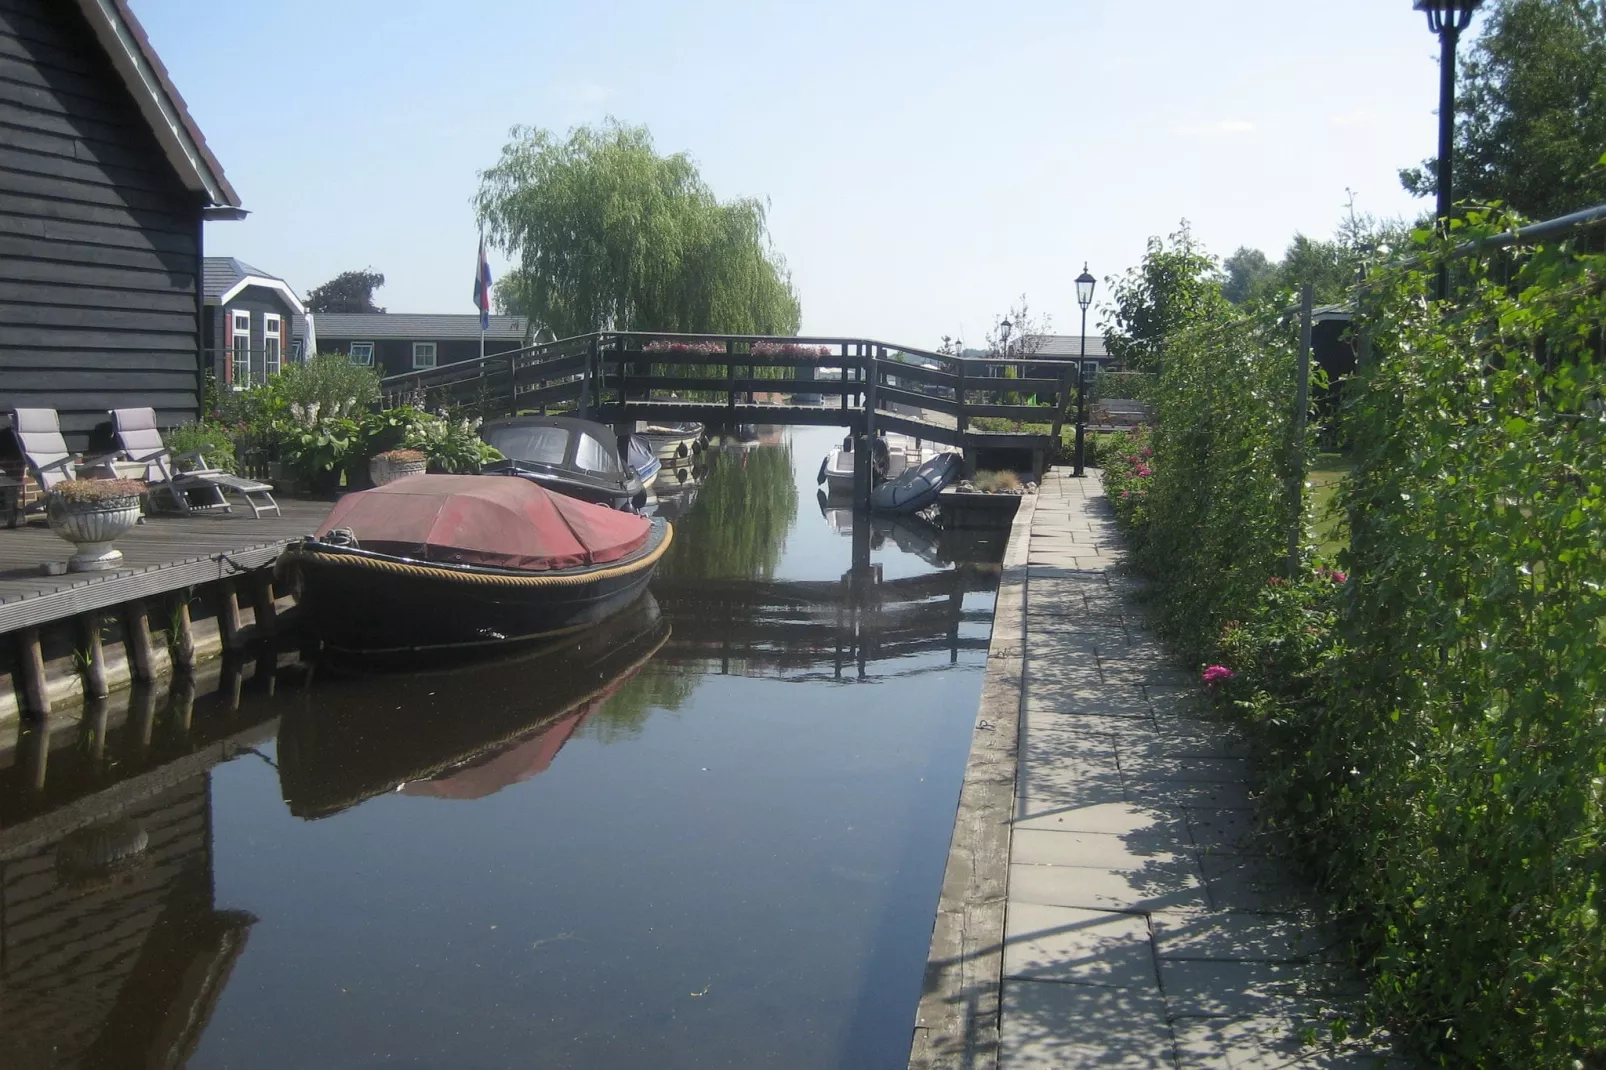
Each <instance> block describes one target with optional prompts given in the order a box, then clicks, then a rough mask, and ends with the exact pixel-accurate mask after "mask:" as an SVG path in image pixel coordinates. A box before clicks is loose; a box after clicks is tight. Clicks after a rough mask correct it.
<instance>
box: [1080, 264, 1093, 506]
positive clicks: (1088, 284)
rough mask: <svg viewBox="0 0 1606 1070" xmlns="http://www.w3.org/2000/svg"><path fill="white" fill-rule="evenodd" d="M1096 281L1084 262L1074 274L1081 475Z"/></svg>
mask: <svg viewBox="0 0 1606 1070" xmlns="http://www.w3.org/2000/svg"><path fill="white" fill-rule="evenodd" d="M1097 282H1098V280H1097V279H1095V278H1094V277H1093V276H1092V275H1089V274H1088V272H1087V264H1086V263H1085V262H1084V263H1083V264H1082V273H1081V274H1080V275H1078V276H1076V303H1077V304H1079V305H1081V306H1082V355H1081V356H1080V357H1078V358H1077V361H1076V471H1075V474H1076V475H1081V474H1082V472H1083V469H1084V468H1085V464H1084V460H1085V454H1084V453H1083V447H1084V442H1083V438H1084V435H1085V434H1086V430H1085V427H1086V424H1087V306H1088V305H1091V304H1092V303H1093V287H1094V285H1095V284H1097Z"/></svg>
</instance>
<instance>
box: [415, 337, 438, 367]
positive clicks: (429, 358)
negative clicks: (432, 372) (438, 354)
mask: <svg viewBox="0 0 1606 1070" xmlns="http://www.w3.org/2000/svg"><path fill="white" fill-rule="evenodd" d="M434 366H435V343H434V342H414V343H413V367H414V368H433V367H434Z"/></svg>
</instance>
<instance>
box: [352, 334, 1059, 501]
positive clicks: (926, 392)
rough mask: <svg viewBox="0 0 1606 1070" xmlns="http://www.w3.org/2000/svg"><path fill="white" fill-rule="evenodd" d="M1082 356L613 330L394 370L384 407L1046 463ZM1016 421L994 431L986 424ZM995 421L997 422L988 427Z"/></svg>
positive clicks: (972, 460)
mask: <svg viewBox="0 0 1606 1070" xmlns="http://www.w3.org/2000/svg"><path fill="white" fill-rule="evenodd" d="M1076 369H1077V363H1076V361H1074V360H1065V359H1062V358H1053V357H1038V356H1034V355H1032V354H1026V353H1021V354H1018V355H1015V356H1013V357H1009V358H1002V359H999V358H975V357H960V356H955V355H953V354H947V353H933V352H930V351H928V350H922V349H915V348H912V347H909V346H894V345H889V344H887V343H885V342H877V341H873V340H869V339H862V338H793V337H771V336H761V335H687V334H653V333H643V332H635V331H608V332H601V333H596V334H587V335H580V336H577V337H574V338H564V339H559V340H557V341H554V342H547V343H543V344H540V345H532V346H528V347H526V348H524V349H520V350H517V351H514V352H509V353H499V354H496V355H494V356H488V357H485V358H482V359H479V360H469V361H462V362H459V363H456V364H450V365H446V366H444V367H440V368H431V369H427V370H422V371H414V372H408V373H405V374H402V375H394V376H390V377H389V378H387V379H385V380H384V383H383V389H384V394H385V399H386V403H387V404H401V403H404V402H407V401H421V402H422V403H423V404H425V405H427V406H429V407H432V408H438V407H441V406H443V405H448V404H449V405H453V406H457V407H461V408H464V409H467V410H470V411H473V412H477V413H479V414H480V415H481V416H484V417H486V418H494V417H499V416H511V415H516V414H519V413H527V412H539V413H558V412H565V413H571V414H574V415H579V416H584V417H586V418H588V419H593V420H597V421H600V422H604V423H614V424H625V423H634V422H636V421H646V422H650V423H676V422H697V423H703V424H707V425H710V426H732V425H739V424H754V423H762V424H813V425H836V426H840V427H847V428H850V429H852V430H853V431H855V432H856V433H859V434H873V433H876V432H881V431H886V432H901V433H903V434H906V435H910V436H913V437H916V438H920V439H923V440H926V441H930V442H936V443H941V444H944V445H949V446H953V447H956V448H958V449H960V450H962V451H963V452H964V453H965V456H966V459H967V461H968V462H969V463H970V464H971V465H972V466H973V465H974V464H975V461H976V456H977V452H978V451H984V450H1000V449H1002V450H1012V451H1028V452H1030V453H1031V454H1032V455H1033V458H1032V459H1033V462H1034V467H1035V468H1037V469H1041V467H1042V465H1043V463H1044V462H1045V461H1046V459H1047V453H1048V451H1049V449H1050V447H1051V444H1052V443H1053V442H1054V441H1055V440H1056V439H1057V438H1058V435H1059V429H1060V425H1061V423H1062V422H1063V421H1064V420H1065V419H1066V417H1067V413H1068V412H1073V411H1074V407H1075V390H1076ZM983 418H988V419H989V420H992V421H1008V422H1009V423H1012V424H1014V425H1019V426H1021V427H1022V429H1021V430H1002V431H1001V430H991V429H986V428H982V427H978V426H977V424H976V421H978V420H981V419H983ZM991 426H997V424H996V423H995V424H992V425H991Z"/></svg>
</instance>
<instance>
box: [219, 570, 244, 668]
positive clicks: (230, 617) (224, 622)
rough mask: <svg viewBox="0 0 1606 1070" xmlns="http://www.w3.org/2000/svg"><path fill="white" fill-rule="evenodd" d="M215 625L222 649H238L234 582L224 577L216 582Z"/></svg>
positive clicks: (238, 614)
mask: <svg viewBox="0 0 1606 1070" xmlns="http://www.w3.org/2000/svg"><path fill="white" fill-rule="evenodd" d="M217 625H218V630H219V631H221V632H222V634H223V649H224V650H238V649H239V648H240V603H239V602H238V601H236V600H235V597H234V581H233V580H232V579H229V578H228V577H227V576H225V577H224V578H223V579H220V580H218V581H217Z"/></svg>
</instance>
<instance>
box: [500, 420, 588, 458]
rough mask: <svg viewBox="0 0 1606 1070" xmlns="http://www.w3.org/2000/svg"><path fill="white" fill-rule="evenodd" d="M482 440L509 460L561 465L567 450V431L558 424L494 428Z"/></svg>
mask: <svg viewBox="0 0 1606 1070" xmlns="http://www.w3.org/2000/svg"><path fill="white" fill-rule="evenodd" d="M485 441H487V442H489V443H490V444H491V445H493V446H495V447H496V448H497V450H498V451H500V452H501V454H502V456H504V457H506V458H508V459H509V460H512V461H533V462H534V463H536V464H562V463H563V457H564V454H566V453H567V452H568V451H569V432H568V431H566V430H564V429H563V428H561V427H550V426H548V427H541V426H536V427H498V428H495V429H492V430H490V431H487V432H486V433H485Z"/></svg>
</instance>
